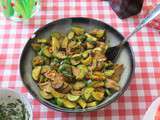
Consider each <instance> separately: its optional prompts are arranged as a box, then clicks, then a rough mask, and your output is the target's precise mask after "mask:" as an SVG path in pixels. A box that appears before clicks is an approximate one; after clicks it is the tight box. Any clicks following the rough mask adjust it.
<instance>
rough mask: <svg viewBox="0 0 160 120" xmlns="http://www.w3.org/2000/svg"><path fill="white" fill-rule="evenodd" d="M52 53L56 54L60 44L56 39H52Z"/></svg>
mask: <svg viewBox="0 0 160 120" xmlns="http://www.w3.org/2000/svg"><path fill="white" fill-rule="evenodd" d="M51 45H52V51H53V53H55V52H57V50H58V49H59V48H60V43H59V41H58V39H57V38H56V37H52V44H51Z"/></svg>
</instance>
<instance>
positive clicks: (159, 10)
mask: <svg viewBox="0 0 160 120" xmlns="http://www.w3.org/2000/svg"><path fill="white" fill-rule="evenodd" d="M159 14H160V4H158V5H157V6H156V7H155V8H154V9H153V10H152V11H151V12H150V13H149V14H148V15H147V16H146V17H145V18H144V19H143V20H142V21H141V22H140V23H139V25H138V26H137V27H136V28H135V29H134V30H133V32H131V33H130V34H129V35H128V36H127V37H126V38H125V39H124V40H123V41H121V42H120V44H119V45H117V46H113V47H109V48H108V49H107V51H106V57H107V59H108V60H110V61H112V62H116V60H117V58H118V55H119V54H120V51H121V50H122V48H123V46H124V44H125V43H126V42H127V41H128V40H129V39H130V37H132V36H133V35H134V34H135V33H137V32H138V31H139V30H140V29H141V28H142V27H144V26H145V25H146V24H147V23H149V22H150V21H151V20H153V19H154V18H155V17H156V16H157V15H159Z"/></svg>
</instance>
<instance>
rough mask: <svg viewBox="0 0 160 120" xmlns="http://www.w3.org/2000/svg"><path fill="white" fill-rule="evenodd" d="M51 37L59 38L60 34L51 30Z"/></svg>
mask: <svg viewBox="0 0 160 120" xmlns="http://www.w3.org/2000/svg"><path fill="white" fill-rule="evenodd" d="M51 37H52V38H56V39H58V40H59V39H60V38H61V37H62V35H61V33H59V32H52V33H51Z"/></svg>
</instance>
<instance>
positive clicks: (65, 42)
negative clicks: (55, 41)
mask: <svg viewBox="0 0 160 120" xmlns="http://www.w3.org/2000/svg"><path fill="white" fill-rule="evenodd" d="M68 42H69V40H68V38H67V37H65V38H64V39H63V41H62V44H61V47H62V48H65V49H66V48H67V47H68Z"/></svg>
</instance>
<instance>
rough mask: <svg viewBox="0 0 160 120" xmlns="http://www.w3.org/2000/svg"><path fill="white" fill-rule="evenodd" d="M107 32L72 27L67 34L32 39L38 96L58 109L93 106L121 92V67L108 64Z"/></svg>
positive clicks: (33, 73) (54, 34) (55, 33)
mask: <svg viewBox="0 0 160 120" xmlns="http://www.w3.org/2000/svg"><path fill="white" fill-rule="evenodd" d="M105 37H106V30H104V29H100V28H95V29H93V30H90V31H87V30H85V29H84V28H82V27H81V26H73V27H72V28H71V29H70V31H68V32H67V33H65V34H64V33H59V32H52V34H51V35H50V37H49V38H47V39H46V38H34V40H33V43H32V48H33V50H34V51H35V53H36V55H35V57H34V58H33V59H32V66H33V69H32V77H33V79H34V80H35V82H36V83H37V85H38V87H39V89H40V95H41V96H42V97H43V98H44V99H46V100H49V101H51V102H53V104H56V105H58V106H60V107H65V108H70V109H76V108H87V107H94V106H97V105H98V104H99V103H101V102H102V101H103V100H104V99H105V98H106V97H108V96H111V95H112V94H113V93H115V92H116V91H118V90H120V86H119V80H120V77H121V74H122V72H123V69H124V67H123V65H122V64H114V63H112V62H111V61H108V60H107V58H106V56H105V52H106V50H107V48H108V45H107V44H106V43H105V39H106V38H105Z"/></svg>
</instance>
